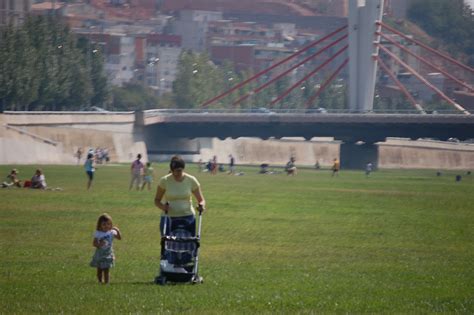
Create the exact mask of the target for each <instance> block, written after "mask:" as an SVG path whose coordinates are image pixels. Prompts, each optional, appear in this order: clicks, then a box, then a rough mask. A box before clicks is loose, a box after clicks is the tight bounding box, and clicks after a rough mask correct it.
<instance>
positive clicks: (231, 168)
mask: <svg viewBox="0 0 474 315" xmlns="http://www.w3.org/2000/svg"><path fill="white" fill-rule="evenodd" d="M234 174H235V158H234V156H233V155H232V154H229V175H234Z"/></svg>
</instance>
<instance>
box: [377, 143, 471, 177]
mask: <svg viewBox="0 0 474 315" xmlns="http://www.w3.org/2000/svg"><path fill="white" fill-rule="evenodd" d="M378 166H379V168H392V169H393V168H395V169H399V168H405V169H459V170H471V169H474V144H467V143H452V142H442V141H432V140H418V141H410V140H404V139H390V138H389V139H387V141H385V142H381V143H379V161H378Z"/></svg>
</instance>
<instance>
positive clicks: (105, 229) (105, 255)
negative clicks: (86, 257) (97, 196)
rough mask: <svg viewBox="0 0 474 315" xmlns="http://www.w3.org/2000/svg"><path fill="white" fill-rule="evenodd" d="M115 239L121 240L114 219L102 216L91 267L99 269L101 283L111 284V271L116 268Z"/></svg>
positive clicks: (94, 243) (98, 278) (93, 243)
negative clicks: (113, 243)
mask: <svg viewBox="0 0 474 315" xmlns="http://www.w3.org/2000/svg"><path fill="white" fill-rule="evenodd" d="M114 238H116V239H118V240H121V239H122V235H121V234H120V230H119V229H118V228H117V227H116V226H113V224H112V218H111V217H110V216H109V215H108V214H107V213H104V214H102V215H101V216H100V217H99V219H98V220H97V227H96V231H95V233H94V241H93V242H92V245H93V246H94V247H95V248H96V250H95V253H94V256H93V257H92V261H91V262H90V266H91V267H95V268H97V280H99V283H104V284H107V283H109V269H110V268H112V267H113V266H114V262H115V255H114V250H113V246H112V242H113V240H114Z"/></svg>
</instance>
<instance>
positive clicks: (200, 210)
mask: <svg viewBox="0 0 474 315" xmlns="http://www.w3.org/2000/svg"><path fill="white" fill-rule="evenodd" d="M196 210H197V211H198V212H199V215H202V213H203V211H204V210H205V208H204V206H203V205H202V204H198V205H197V207H196Z"/></svg>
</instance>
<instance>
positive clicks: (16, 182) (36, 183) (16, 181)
mask: <svg viewBox="0 0 474 315" xmlns="http://www.w3.org/2000/svg"><path fill="white" fill-rule="evenodd" d="M18 173H19V172H18V170H17V169H16V168H14V169H12V170H11V171H10V173H9V174H8V175H7V177H6V179H5V181H4V182H2V185H1V187H2V188H9V187H18V188H21V187H24V188H34V189H46V188H48V185H47V184H46V178H45V176H44V174H43V171H42V170H41V169H40V168H38V169H37V170H36V171H35V173H34V174H33V176H32V177H31V179H30V180H25V181H22V180H21V179H20V178H19V177H18Z"/></svg>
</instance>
